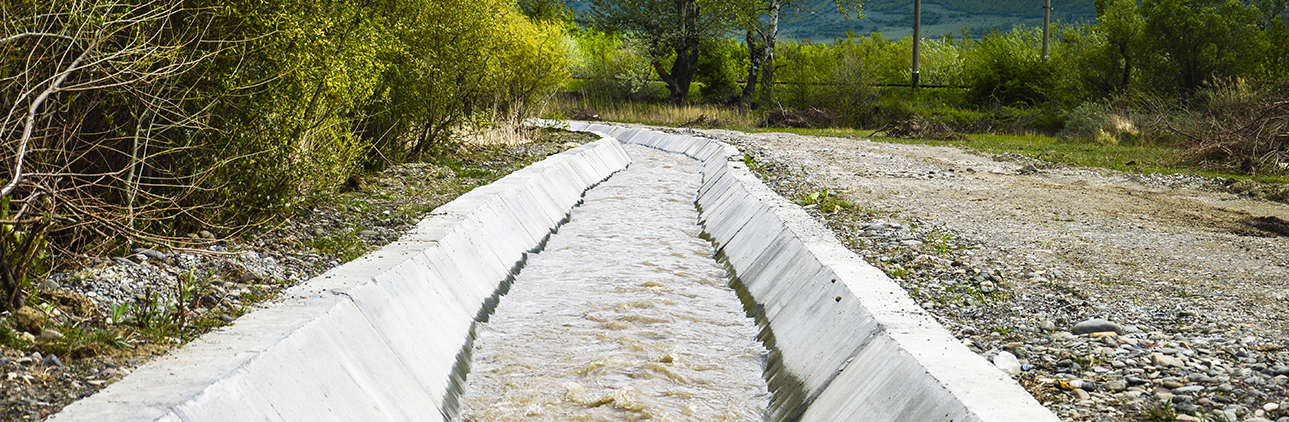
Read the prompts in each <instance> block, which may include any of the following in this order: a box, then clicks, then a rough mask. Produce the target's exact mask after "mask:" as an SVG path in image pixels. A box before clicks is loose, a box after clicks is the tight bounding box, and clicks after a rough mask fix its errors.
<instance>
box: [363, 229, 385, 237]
mask: <svg viewBox="0 0 1289 422" xmlns="http://www.w3.org/2000/svg"><path fill="white" fill-rule="evenodd" d="M358 235H359V236H362V237H376V236H378V235H380V233H376V231H375V230H363V231H360V232H358Z"/></svg>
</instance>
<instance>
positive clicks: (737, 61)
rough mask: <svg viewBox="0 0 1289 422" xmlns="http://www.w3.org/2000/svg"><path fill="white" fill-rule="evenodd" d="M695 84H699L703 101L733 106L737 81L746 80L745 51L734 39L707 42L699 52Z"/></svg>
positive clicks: (736, 94)
mask: <svg viewBox="0 0 1289 422" xmlns="http://www.w3.org/2000/svg"><path fill="white" fill-rule="evenodd" d="M699 51H700V55H699V58H698V72H697V73H696V74H695V75H694V76H695V80H696V81H697V82H699V83H701V84H702V86H701V87H700V88H699V93H700V94H702V98H703V101H706V102H716V103H733V102H736V101H737V99H738V96H739V94H741V92H742V91H741V90H740V88H739V83H738V82H739V79H740V78H743V77H746V76H747V67H748V51H747V47H746V46H744V45H743V44H742V43H740V42H738V41H736V40H734V39H729V38H727V39H723V40H719V41H708V42H705V43H703V47H702V48H701V49H700V50H699Z"/></svg>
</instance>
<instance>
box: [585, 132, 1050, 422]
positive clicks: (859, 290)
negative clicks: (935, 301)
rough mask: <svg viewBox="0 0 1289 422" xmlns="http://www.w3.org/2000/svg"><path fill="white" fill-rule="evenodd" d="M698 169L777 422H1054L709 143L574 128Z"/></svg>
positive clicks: (734, 154)
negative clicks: (753, 324) (763, 350)
mask: <svg viewBox="0 0 1289 422" xmlns="http://www.w3.org/2000/svg"><path fill="white" fill-rule="evenodd" d="M570 129H572V130H581V131H590V132H595V133H599V134H601V135H605V136H612V137H614V138H617V139H619V140H621V141H622V142H628V143H633V144H640V145H646V146H650V147H654V148H659V149H662V150H666V151H672V152H680V153H684V154H686V155H688V156H691V157H694V158H696V159H698V160H701V161H702V162H703V185H702V188H701V189H700V191H699V192H698V196H697V202H698V206H699V207H700V209H701V217H700V218H701V223H702V225H703V227H704V232H705V233H706V235H707V236H709V237H710V239H711V240H712V241H713V243H715V244H716V247H717V252H718V256H719V257H721V259H722V260H723V261H724V262H725V265H726V266H727V268H728V269H730V270H731V271H732V272H733V273H734V274H735V275H736V278H737V280H736V283H737V286H736V287H737V288H738V289H739V290H740V294H741V295H743V296H745V297H744V300H745V302H748V303H745V305H747V306H748V308H749V309H751V312H752V313H753V314H754V316H755V317H756V319H757V323H758V324H759V325H761V329H762V334H761V337H762V340H763V341H766V342H767V346H769V348H771V350H772V351H771V356H770V359H769V364H768V367H767V368H766V378H767V380H768V381H769V383H770V391H771V392H772V393H773V394H774V397H773V398H772V400H771V403H770V413H771V415H770V419H771V420H773V421H785V420H786V421H795V420H802V421H924V422H927V421H945V422H948V421H955V422H963V421H1017V422H1021V421H1025V422H1033V421H1057V420H1059V419H1058V418H1057V417H1056V416H1055V415H1053V414H1052V413H1051V412H1050V411H1049V410H1047V409H1046V408H1044V407H1043V406H1042V405H1040V404H1039V403H1038V402H1037V401H1036V400H1035V399H1034V398H1033V397H1032V396H1030V395H1029V393H1027V392H1026V391H1025V390H1024V389H1022V388H1021V387H1020V386H1019V385H1018V384H1017V383H1016V382H1015V381H1013V380H1012V379H1011V378H1010V377H1008V376H1007V375H1006V374H1004V373H1003V372H1002V371H1000V370H998V369H997V368H995V367H994V366H993V365H992V364H990V363H989V362H988V361H986V360H985V359H984V358H982V357H980V356H979V355H976V354H975V353H972V352H971V350H969V349H967V347H966V346H964V345H963V344H962V343H961V342H959V341H958V340H957V339H955V338H954V337H953V336H952V335H951V334H950V333H949V332H948V331H947V330H945V329H944V327H942V326H941V325H940V324H939V323H937V322H936V321H935V320H934V319H933V318H932V317H931V316H930V315H928V314H927V313H926V311H925V310H923V309H922V308H921V307H919V306H917V304H915V303H914V302H913V300H912V299H910V298H909V296H908V293H907V292H905V291H904V289H902V288H901V287H900V286H899V285H898V284H896V283H895V282H894V281H892V280H891V279H890V278H889V277H887V276H886V274H884V273H882V272H881V271H880V270H878V269H876V268H874V267H873V266H871V265H869V264H868V263H867V262H864V260H863V259H861V258H859V257H858V256H856V255H855V254H854V253H852V252H850V251H849V250H847V249H846V248H845V247H844V246H843V245H842V244H841V243H840V242H839V241H838V240H837V239H836V237H835V236H833V234H832V232H831V231H829V230H828V229H827V228H826V227H823V225H821V224H820V223H818V222H817V221H815V220H814V219H813V218H811V217H810V216H809V215H808V214H806V213H805V211H804V210H802V209H801V208H800V207H798V206H796V205H795V204H792V203H790V202H788V201H787V200H785V199H783V198H782V197H780V196H778V195H777V194H775V193H774V192H773V191H771V190H770V189H769V188H768V187H766V186H765V185H764V184H762V183H761V182H760V181H759V180H758V179H757V177H756V175H754V174H752V172H751V171H749V170H748V169H747V168H746V166H745V165H744V164H743V162H742V158H743V155H742V154H741V153H739V151H738V150H737V149H736V148H734V147H732V146H728V145H725V144H722V143H719V142H716V141H713V140H711V139H707V138H699V137H692V136H684V135H673V134H665V133H661V132H656V131H651V130H647V129H633V128H624V127H619V126H610V125H600V124H590V123H582V122H573V123H570Z"/></svg>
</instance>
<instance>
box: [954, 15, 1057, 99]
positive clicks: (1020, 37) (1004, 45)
mask: <svg viewBox="0 0 1289 422" xmlns="http://www.w3.org/2000/svg"><path fill="white" fill-rule="evenodd" d="M1041 45H1042V31H1041V30H1039V29H1037V28H1025V27H1017V28H1015V29H1013V30H1012V31H1011V32H1008V33H1005V34H1003V33H998V32H994V33H993V34H990V35H989V36H986V37H985V38H982V39H980V40H979V41H976V42H975V44H974V45H973V46H972V48H971V50H970V51H968V52H967V53H966V54H967V57H968V59H967V60H966V62H965V63H964V64H963V72H964V74H965V75H964V79H965V80H966V82H967V86H968V87H969V89H970V100H971V101H972V102H973V103H975V104H978V105H981V106H987V107H994V106H1022V107H1033V106H1037V105H1039V104H1042V103H1043V102H1045V101H1047V99H1048V96H1049V95H1050V93H1051V89H1052V87H1053V84H1054V82H1055V72H1053V67H1052V66H1051V65H1050V64H1049V63H1047V62H1044V61H1043V58H1042V56H1041V50H1042V49H1041Z"/></svg>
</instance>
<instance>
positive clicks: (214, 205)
mask: <svg viewBox="0 0 1289 422" xmlns="http://www.w3.org/2000/svg"><path fill="white" fill-rule="evenodd" d="M524 3H525V4H524V6H525V7H526V9H525V10H528V11H530V12H532V13H535V14H538V15H542V14H543V13H545V12H543V10H547V9H549V8H548V7H547V6H552V5H553V4H554V3H552V2H544V3H543V2H540V1H536V0H533V1H525V2H524ZM552 13H553V12H552ZM556 14H558V13H556ZM546 15H549V14H546ZM546 15H542V16H546ZM542 16H539V21H538V22H534V21H533V20H530V19H529V18H527V17H525V16H524V15H523V14H521V12H520V8H519V7H518V6H517V5H516V3H515V0H472V1H465V0H413V1H402V2H394V1H388V0H364V1H359V2H346V1H338V0H321V1H312V0H310V1H305V0H228V1H221V2H212V1H208V0H196V1H180V0H161V1H140V0H126V1H119V2H112V1H106V0H59V1H55V0H30V1H20V2H16V3H5V4H4V5H3V6H0V40H5V41H3V42H0V75H3V76H0V103H3V104H4V106H5V107H4V108H5V109H6V110H11V111H10V112H9V116H8V118H0V140H3V143H2V145H0V148H2V149H3V150H4V151H6V154H5V156H6V158H5V159H4V160H3V164H2V166H3V167H0V169H3V170H4V171H5V174H6V180H8V178H10V177H17V178H18V179H20V180H16V182H18V183H19V184H20V186H19V188H18V189H14V190H13V191H12V193H11V192H10V191H9V190H8V189H6V190H5V192H6V193H5V195H6V197H7V198H6V199H9V198H12V199H14V200H16V201H18V202H21V203H24V204H28V205H31V206H32V207H33V208H32V209H31V210H29V214H28V215H27V216H24V220H23V221H24V224H23V227H16V226H15V227H16V228H14V230H13V233H37V232H39V230H35V226H33V225H32V224H34V223H32V221H34V220H32V219H31V218H29V217H31V216H32V215H44V217H47V219H46V220H45V222H46V223H53V224H60V223H61V224H62V225H61V226H59V227H53V228H51V230H61V229H65V228H70V230H74V232H70V233H60V235H59V236H58V237H57V239H58V240H59V241H60V242H62V244H60V245H57V246H60V247H66V248H67V249H69V250H71V251H73V252H76V251H81V250H83V249H84V248H87V247H89V246H87V245H103V244H110V245H121V244H122V243H125V242H129V241H130V240H135V239H138V238H140V237H147V236H146V235H141V234H140V233H141V232H148V233H152V234H158V233H160V234H165V235H178V236H182V235H183V234H185V233H187V232H190V231H192V229H193V228H195V227H212V226H222V227H237V226H241V225H246V224H250V223H251V222H255V221H261V220H263V219H264V218H265V217H266V216H270V215H274V214H277V213H280V212H281V211H283V210H285V209H287V208H290V207H292V206H293V205H296V204H297V203H298V201H300V200H301V198H307V197H309V194H310V193H311V192H318V191H327V190H331V189H333V188H335V187H337V186H338V185H340V184H341V183H342V182H343V181H344V180H345V179H346V178H347V177H348V176H350V175H352V174H355V173H358V172H361V171H363V167H364V166H366V167H378V166H381V165H385V164H387V163H390V162H394V161H397V160H405V159H415V158H420V157H424V156H429V155H433V154H441V153H449V152H451V151H452V150H453V149H452V142H453V141H452V140H453V139H454V136H455V135H456V132H457V130H458V129H459V128H460V127H461V125H463V124H465V123H471V122H478V121H482V120H486V121H489V122H495V121H512V120H513V121H518V120H520V119H522V118H524V117H526V116H529V115H532V114H535V111H536V110H538V109H540V107H541V103H542V102H543V101H545V100H546V99H547V98H548V97H549V96H550V95H553V93H554V91H555V89H556V88H557V87H558V86H560V85H561V84H562V83H563V82H564V80H565V78H566V77H567V70H568V66H569V63H570V60H569V45H568V43H567V42H566V40H565V37H564V36H565V32H564V29H565V26H566V25H567V22H565V21H560V20H558V19H553V18H552V19H546V18H545V17H542ZM28 33H39V34H53V35H50V36H44V35H41V36H23V35H24V34H28ZM15 34H17V35H15ZM82 53H83V57H88V58H91V59H92V60H89V61H85V62H82V63H81V65H78V66H79V67H74V68H73V67H72V66H71V65H72V61H73V60H74V59H76V58H77V57H81V56H82ZM65 69H72V70H70V71H67V72H64V70H65ZM62 76H66V80H65V81H63V82H62V83H63V86H62V87H59V88H60V89H54V88H55V87H53V86H52V84H54V83H56V82H57V81H59V80H60V79H59V78H60V77H62ZM46 90H48V92H49V96H48V101H47V102H46V107H43V108H39V109H37V110H36V111H37V113H38V115H37V116H35V117H36V118H35V120H34V122H35V124H36V125H35V126H36V127H34V128H33V129H34V130H33V131H32V133H33V135H32V137H31V139H30V141H31V142H30V145H29V146H27V147H26V148H27V150H26V151H23V152H27V153H28V154H27V156H26V159H27V162H26V167H27V168H25V169H24V170H25V172H24V176H23V177H18V174H17V168H16V167H15V164H14V160H12V159H11V157H13V156H15V155H16V154H17V153H18V150H19V149H20V148H22V145H26V144H20V143H19V142H18V139H19V138H20V136H21V134H22V133H24V128H23V127H22V125H23V124H24V123H23V122H25V121H26V119H24V118H22V116H21V115H20V114H21V113H22V112H25V110H28V109H29V108H31V107H32V106H34V105H37V104H35V103H33V101H34V99H35V98H43V97H41V95H40V94H41V93H42V92H44V91H46ZM36 178H43V179H41V180H35V179H36ZM56 184H57V186H58V187H57V188H56V189H59V190H60V191H59V192H66V191H67V189H75V191H76V193H77V195H75V196H74V198H72V197H65V198H64V199H63V200H71V201H79V202H73V203H69V204H67V205H63V206H61V208H59V209H54V206H53V205H52V204H53V203H52V202H49V201H44V200H38V199H39V198H41V197H42V195H47V194H48V193H49V192H45V190H51V189H55V188H53V187H52V186H55V185H56ZM42 189H43V190H42ZM42 207H43V208H42ZM58 212H69V213H72V214H74V215H70V216H61V215H58ZM229 231H232V229H230V230H229ZM123 233H124V234H125V235H126V236H125V240H124V241H112V240H108V239H114V238H119V237H121V235H122V234H123ZM99 252H101V251H99ZM6 253H9V252H6ZM8 290H13V289H8Z"/></svg>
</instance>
